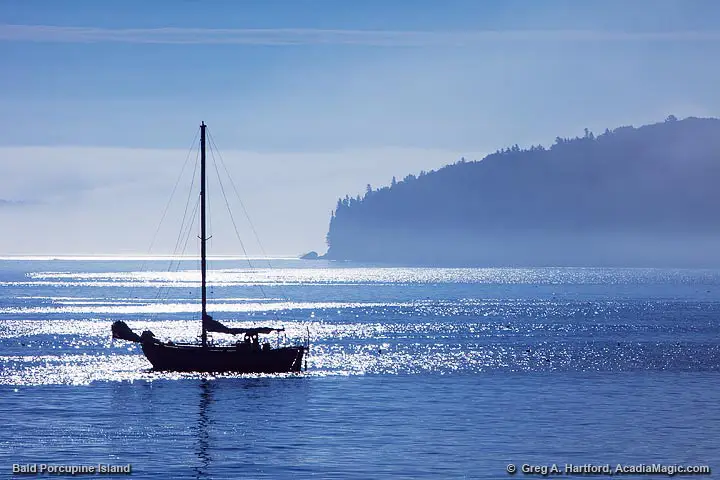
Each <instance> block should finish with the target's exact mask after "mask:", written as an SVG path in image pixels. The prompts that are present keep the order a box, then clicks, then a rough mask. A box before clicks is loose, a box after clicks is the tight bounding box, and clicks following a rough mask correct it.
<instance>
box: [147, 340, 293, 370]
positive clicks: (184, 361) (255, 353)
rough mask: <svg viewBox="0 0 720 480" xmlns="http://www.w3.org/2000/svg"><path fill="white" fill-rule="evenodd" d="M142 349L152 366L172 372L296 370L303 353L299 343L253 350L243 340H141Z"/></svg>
mask: <svg viewBox="0 0 720 480" xmlns="http://www.w3.org/2000/svg"><path fill="white" fill-rule="evenodd" d="M142 350H143V353H144V354H145V357H147V359H148V360H149V361H150V363H152V366H153V368H154V369H155V370H163V371H172V372H213V373H223V372H233V373H288V372H299V371H300V370H301V368H302V359H303V355H304V354H305V347H303V346H296V347H282V348H273V349H269V350H260V349H257V350H256V349H250V348H247V345H244V344H240V345H238V346H227V347H215V346H208V347H202V346H201V345H175V344H167V343H160V342H143V343H142Z"/></svg>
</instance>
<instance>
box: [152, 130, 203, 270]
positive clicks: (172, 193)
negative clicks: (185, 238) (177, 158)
mask: <svg viewBox="0 0 720 480" xmlns="http://www.w3.org/2000/svg"><path fill="white" fill-rule="evenodd" d="M199 134H200V129H198V130H197V131H196V132H195V137H194V138H193V141H192V143H191V144H190V148H189V149H188V152H187V155H186V156H185V161H184V162H183V165H182V168H181V169H180V174H179V175H178V177H177V180H175V186H173V189H172V192H171V193H170V198H168V201H167V203H166V204H165V209H164V210H163V212H162V215H161V216H160V223H158V226H157V228H156V229H155V234H154V235H153V237H152V240H151V241H150V247H149V248H148V253H147V254H148V256H149V255H150V253H151V252H152V249H153V246H155V241H156V240H157V236H158V233H160V227H162V224H163V221H164V220H165V216H166V215H167V212H168V209H169V208H170V204H171V203H172V199H173V197H174V196H175V192H176V191H177V187H178V185H179V184H180V179H181V178H182V175H183V173H185V167H187V163H188V161H189V160H190V154H191V153H192V151H193V148H194V147H195V142H196V141H197V139H198V135H199ZM146 266H147V259H146V260H145V261H143V264H142V267H141V268H140V271H145V267H146Z"/></svg>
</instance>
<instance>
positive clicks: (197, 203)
mask: <svg viewBox="0 0 720 480" xmlns="http://www.w3.org/2000/svg"><path fill="white" fill-rule="evenodd" d="M199 206H200V197H199V196H198V198H197V200H195V206H194V207H193V210H192V213H191V219H190V221H189V222H188V224H187V231H186V232H185V241H184V242H183V249H182V252H181V253H180V256H182V255H183V254H184V253H185V249H186V248H187V244H188V241H189V240H190V234H191V233H192V231H193V227H194V226H195V225H194V224H195V219H197V216H198V208H199ZM181 235H182V232H181ZM179 268H180V260H177V262H176V269H179ZM168 271H170V270H169V269H168ZM171 288H172V287H171V286H169V285H168V286H165V287H161V288H160V289H158V290H159V292H158V296H157V297H158V298H159V297H160V296H162V295H161V293H163V292H164V293H163V295H165V294H169V293H170V289H171ZM168 296H169V295H168ZM156 300H157V299H156ZM157 315H158V313H157V312H156V313H154V314H153V315H152V316H151V319H155V318H156V317H157Z"/></svg>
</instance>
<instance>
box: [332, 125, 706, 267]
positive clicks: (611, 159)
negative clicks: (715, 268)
mask: <svg viewBox="0 0 720 480" xmlns="http://www.w3.org/2000/svg"><path fill="white" fill-rule="evenodd" d="M718 207H720V120H718V119H701V118H687V119H684V120H677V119H675V117H673V116H670V117H668V119H667V120H666V121H665V122H662V123H656V124H653V125H646V126H643V127H640V128H633V127H619V128H616V129H614V130H612V131H610V130H606V131H605V133H603V134H601V135H598V136H595V135H594V134H593V133H592V132H589V131H587V130H585V135H584V136H583V137H578V138H573V139H565V138H559V137H558V138H557V139H556V140H555V143H554V144H553V145H552V146H551V147H549V148H545V147H542V146H533V147H531V148H529V149H521V148H519V147H518V146H517V145H515V146H513V147H511V148H507V149H502V150H500V151H498V152H496V153H493V154H491V155H488V156H486V157H485V158H483V159H482V160H480V161H472V162H466V161H464V160H461V161H460V162H458V163H455V164H453V165H449V166H446V167H444V168H441V169H440V170H438V171H432V172H429V173H424V172H421V174H420V175H419V176H418V177H416V176H414V175H408V176H407V177H405V179H404V180H402V181H399V182H396V181H395V180H394V179H393V182H392V185H391V186H389V187H384V188H380V189H377V190H372V189H371V188H369V186H368V191H367V193H366V194H365V196H364V197H362V198H360V197H357V198H350V197H346V198H344V199H341V200H339V201H338V204H337V208H336V210H335V212H333V215H332V217H331V221H330V229H329V232H328V234H327V242H328V252H327V254H326V257H327V258H330V259H338V260H341V259H348V260H359V261H376V262H392V263H414V264H417V263H420V264H453V265H454V264H457V265H527V266H531V265H627V266H634V265H642V266H645V265H647V266H673V265H678V266H704V265H709V264H713V265H715V264H720V254H718V253H716V251H720V215H718Z"/></svg>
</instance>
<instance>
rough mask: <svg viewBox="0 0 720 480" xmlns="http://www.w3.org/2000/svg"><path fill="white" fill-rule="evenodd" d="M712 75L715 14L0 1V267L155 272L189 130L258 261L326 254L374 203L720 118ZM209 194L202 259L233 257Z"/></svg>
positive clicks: (520, 5) (452, 4)
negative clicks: (640, 130) (583, 141)
mask: <svg viewBox="0 0 720 480" xmlns="http://www.w3.org/2000/svg"><path fill="white" fill-rule="evenodd" d="M717 58H720V2H716V1H713V0H709V1H692V0H677V1H669V0H648V1H639V0H636V1H608V0H604V1H597V2H592V1H583V2H578V1H573V0H568V1H543V2H539V1H534V0H525V1H519V0H514V1H512V0H511V1H508V0H503V1H500V0H498V1H496V2H492V1H476V0H467V1H423V0H413V1H410V0H408V1H399V0H398V1H374V0H365V1H363V2H350V1H337V0H332V1H312V0H304V1H301V0H288V1H267V0H265V1H254V2H251V1H231V0H228V1H210V0H207V1H199V0H198V1H189V0H188V1H170V0H168V1H161V0H155V1H132V0H123V1H93V0H88V1H72V0H67V1H63V2H57V1H54V0H47V1H34V0H22V1H20V0H16V1H10V0H4V1H0V61H1V62H2V72H3V73H2V75H0V111H1V112H2V115H1V116H0V222H2V231H3V233H4V234H3V235H2V236H0V254H77V253H95V254H101V253H102V254H107V253H140V254H143V253H147V252H148V248H149V246H150V243H151V240H152V238H153V234H154V232H155V229H156V227H157V225H158V223H159V221H160V218H161V214H162V212H163V208H164V206H165V204H166V202H167V199H168V197H169V195H170V192H171V191H172V188H173V185H174V184H175V180H176V178H177V177H178V175H179V173H180V170H181V168H182V165H183V162H184V161H185V158H186V155H187V151H188V148H189V147H190V144H191V142H192V140H193V137H194V135H195V133H196V131H197V126H198V124H199V122H200V120H204V121H205V122H206V123H208V124H209V125H210V129H211V132H212V134H213V136H214V138H215V140H216V142H217V144H218V147H219V149H220V152H221V153H222V156H223V158H224V160H225V163H226V164H227V165H228V168H229V170H230V171H231V173H232V174H233V178H234V180H235V183H236V185H237V187H238V189H239V191H240V195H241V198H242V199H243V201H244V203H245V206H246V207H247V209H248V212H249V214H250V217H251V218H252V220H253V222H254V223H255V226H256V229H257V231H258V234H259V235H260V238H261V240H262V243H263V246H264V249H265V251H266V252H267V253H270V254H276V255H283V254H289V255H295V254H298V253H301V252H303V251H307V250H311V249H314V250H318V251H324V250H325V244H324V236H325V233H326V232H327V225H328V221H329V215H330V211H331V210H332V209H333V208H334V206H335V203H336V201H337V198H338V197H340V196H344V195H345V194H350V195H353V196H354V195H356V194H358V193H362V192H363V191H364V189H365V185H366V184H367V183H370V184H372V185H373V186H381V185H383V184H388V183H389V182H390V179H391V177H392V176H393V175H396V176H397V177H399V178H400V177H404V176H405V175H406V174H408V173H417V172H419V171H420V170H423V169H424V170H429V169H433V168H438V167H441V166H442V165H444V164H447V163H452V162H454V161H456V160H457V159H458V158H459V157H460V156H465V157H467V158H470V159H474V158H481V157H482V156H483V154H484V153H487V152H490V151H494V150H496V149H497V148H500V147H504V146H507V145H511V144H514V143H518V144H520V145H528V144H531V143H533V144H537V143H543V144H549V143H551V142H552V140H553V139H554V138H555V136H557V135H561V136H573V135H577V134H582V131H583V128H584V127H588V128H590V129H591V130H595V131H602V130H604V129H605V128H606V127H610V128H613V127H616V126H619V125H628V124H633V125H640V124H643V123H650V122H654V121H660V120H663V119H664V118H665V117H666V116H667V115H668V114H670V113H673V114H675V115H676V116H678V117H686V116H690V115H695V116H717V115H718V112H719V111H720V90H719V89H718V85H720V66H718V63H717V61H716V59H717ZM192 159H193V160H194V157H193V158H192ZM213 172H214V171H213ZM191 174H192V168H189V169H186V175H185V177H184V179H185V180H186V181H187V182H189V180H190V176H191ZM213 175H214V173H213ZM213 188H214V190H213V191H212V192H213V193H212V195H213V200H217V201H218V202H217V203H216V209H217V211H218V213H217V214H215V213H214V214H213V215H214V216H213V219H214V220H216V221H214V222H213V225H212V226H213V235H214V237H213V246H214V247H215V248H214V251H213V253H223V254H235V253H237V254H240V253H242V251H241V250H240V248H239V244H238V242H237V241H236V240H235V234H234V232H233V228H232V226H231V225H229V223H227V222H225V219H226V215H224V214H223V211H224V210H223V209H224V204H223V203H222V197H221V195H220V194H219V191H218V190H217V188H215V187H213ZM226 188H230V187H228V186H227V185H226ZM231 191H232V189H231V188H230V190H229V191H228V192H227V193H230V192H231ZM186 198H187V191H185V192H182V191H180V192H179V193H177V197H176V198H175V200H176V202H174V203H173V205H176V204H177V205H179V209H177V208H176V209H172V210H171V211H170V213H169V214H168V219H167V220H166V222H165V223H163V229H161V233H160V236H159V238H158V240H157V241H156V243H155V246H154V248H153V250H152V252H151V253H156V254H161V253H170V252H172V251H173V248H174V246H175V240H176V237H177V234H178V229H179V225H180V218H176V217H181V216H182V209H183V208H184V204H185V200H186ZM231 204H232V206H233V214H234V215H235V219H236V220H237V221H238V227H239V229H240V233H241V236H242V238H243V240H245V241H246V247H247V249H248V251H249V253H252V254H257V253H260V252H259V247H258V245H257V243H256V242H255V241H254V236H253V234H252V232H251V231H250V229H249V228H248V225H247V222H243V221H241V220H242V218H243V217H244V216H243V213H242V209H241V208H240V207H239V205H238V203H237V202H236V201H232V202H231ZM177 213H179V214H180V215H175V214H177ZM194 234H195V233H194V232H193V235H194ZM191 243H192V244H193V245H191V247H192V246H194V244H195V243H196V239H194V237H192V238H191ZM190 250H191V248H190V247H189V249H188V252H190Z"/></svg>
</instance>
